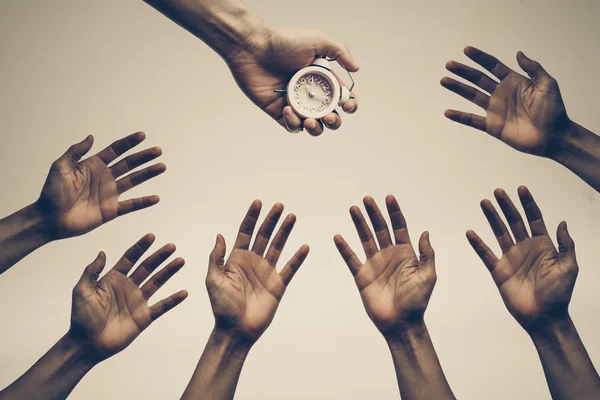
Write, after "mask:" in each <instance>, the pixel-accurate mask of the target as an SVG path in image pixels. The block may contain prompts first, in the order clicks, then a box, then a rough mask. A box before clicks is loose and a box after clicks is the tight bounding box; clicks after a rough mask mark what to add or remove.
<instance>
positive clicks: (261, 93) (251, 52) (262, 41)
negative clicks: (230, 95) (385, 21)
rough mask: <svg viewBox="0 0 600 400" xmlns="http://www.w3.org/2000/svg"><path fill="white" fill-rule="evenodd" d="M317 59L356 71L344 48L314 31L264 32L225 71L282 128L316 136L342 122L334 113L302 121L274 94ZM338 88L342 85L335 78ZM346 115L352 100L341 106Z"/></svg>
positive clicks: (351, 108)
mask: <svg viewBox="0 0 600 400" xmlns="http://www.w3.org/2000/svg"><path fill="white" fill-rule="evenodd" d="M317 56H327V57H330V58H334V59H336V60H337V61H339V62H340V64H342V65H343V66H344V67H345V68H346V69H347V70H348V71H350V72H356V71H358V64H356V62H355V61H354V59H353V58H352V55H351V54H350V51H349V50H348V48H347V47H346V46H345V45H343V44H342V43H339V42H337V41H335V40H333V39H330V38H329V37H327V36H326V35H325V34H323V33H322V32H319V31H314V30H273V29H265V31H264V33H263V34H261V35H256V40H254V41H252V43H251V44H249V45H247V47H246V48H245V49H244V50H242V51H241V52H238V53H237V54H236V55H235V56H233V57H232V58H231V60H228V65H229V68H230V69H231V72H232V74H233V76H234V78H235V80H236V82H237V83H238V85H239V86H240V88H241V89H242V91H243V92H244V93H245V94H246V95H247V96H248V98H250V100H252V102H253V103H254V104H256V105H257V106H258V107H259V108H260V109H261V110H263V111H264V112H266V113H267V114H268V115H269V116H270V117H271V118H273V119H274V120H276V121H277V122H278V123H279V124H280V125H282V126H283V127H285V128H286V129H287V130H288V131H289V132H293V133H295V132H299V131H300V130H303V129H304V128H306V131H307V132H308V133H309V134H311V135H313V136H318V135H320V134H321V133H323V129H324V126H325V127H327V128H329V129H338V128H339V127H340V126H341V124H342V120H341V117H340V115H339V114H338V113H337V112H333V113H330V114H328V115H326V116H325V117H323V118H322V120H315V119H313V118H308V119H304V120H303V119H302V118H301V117H300V116H299V115H298V114H296V113H295V112H294V111H293V110H292V108H291V107H290V106H289V105H287V103H286V99H285V96H283V95H282V94H281V93H276V92H274V90H275V89H285V88H286V86H287V84H288V82H289V80H290V79H291V78H292V76H293V75H294V74H295V73H296V72H297V71H298V70H300V69H302V68H304V67H307V66H308V65H310V64H311V63H312V62H313V60H314V59H315V58H316V57H317ZM338 80H339V82H340V84H341V85H344V86H345V83H344V82H343V81H342V80H341V79H339V78H338ZM342 109H343V110H344V111H345V112H346V113H354V112H355V111H356V110H357V109H358V101H357V100H356V99H355V98H352V99H350V100H348V101H347V102H345V103H344V104H343V105H342Z"/></svg>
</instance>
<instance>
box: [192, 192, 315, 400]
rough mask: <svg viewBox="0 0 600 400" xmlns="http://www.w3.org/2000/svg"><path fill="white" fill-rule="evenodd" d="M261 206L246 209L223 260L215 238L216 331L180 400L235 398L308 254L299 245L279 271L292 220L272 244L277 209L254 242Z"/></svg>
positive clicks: (211, 289) (211, 274) (211, 279)
mask: <svg viewBox="0 0 600 400" xmlns="http://www.w3.org/2000/svg"><path fill="white" fill-rule="evenodd" d="M261 207H262V204H261V202H260V201H259V200H255V201H254V202H253V203H252V205H251V206H250V208H249V209H248V212H247V214H246V216H245V218H244V220H243V221H242V224H241V226H240V229H239V232H238V236H237V239H236V241H235V244H234V245H233V250H232V251H231V253H230V255H229V257H228V258H227V260H225V250H226V249H225V240H224V239H223V237H222V236H221V235H218V236H217V241H216V243H215V247H214V249H213V251H212V252H211V254H210V261H209V267H208V273H207V275H206V288H207V289H208V296H209V298H210V303H211V305H212V310H213V314H214V316H215V326H214V328H213V331H212V333H211V335H210V338H209V339H208V343H207V344H206V347H205V349H204V352H203V353H202V356H201V357H200V361H199V362H198V365H197V367H196V370H195V371H194V374H193V376H192V379H191V380H190V383H189V384H188V386H187V388H186V390H185V392H184V393H183V396H182V397H181V398H182V400H188V399H211V400H217V399H219V400H231V399H233V397H234V395H235V391H236V387H237V383H238V380H239V377H240V374H241V372H242V367H243V365H244V362H245V360H246V357H247V356H248V353H249V352H250V349H251V348H252V346H253V345H254V343H256V341H257V340H258V339H259V338H260V337H261V336H262V334H263V333H264V332H265V331H266V329H267V328H268V327H269V325H270V324H271V321H272V320H273V317H274V316H275V313H276V312H277V308H278V307H279V303H280V302H281V299H282V298H283V295H284V293H285V291H286V289H287V287H288V285H289V284H290V282H291V280H292V278H293V277H294V275H295V273H296V272H297V271H298V269H299V268H300V266H301V265H302V263H303V262H304V260H305V259H306V256H307V255H308V252H309V248H308V246H307V245H303V246H302V247H300V249H298V251H296V254H294V256H293V257H292V258H291V259H290V260H289V262H288V263H287V264H286V265H285V266H284V267H283V268H281V270H280V271H279V272H278V271H277V263H278V261H279V258H280V256H281V252H282V251H283V249H284V248H285V244H286V242H287V240H288V237H289V235H290V233H291V232H292V229H293V228H294V224H295V223H296V217H295V216H294V215H293V214H288V215H287V216H286V217H285V219H284V220H283V222H282V224H281V227H280V228H279V230H278V232H277V234H276V235H275V237H274V238H273V240H272V241H271V236H272V234H273V232H274V230H275V227H276V226H277V223H278V221H279V219H280V218H281V215H282V213H283V205H282V204H281V203H277V204H275V205H274V206H273V208H271V211H270V212H269V214H268V215H267V217H266V218H265V220H264V222H263V223H262V225H261V226H260V228H259V230H258V234H257V235H256V237H255V239H254V243H252V236H253V234H254V230H255V227H256V223H257V220H258V217H259V215H260V210H261ZM269 241H271V244H270V245H269Z"/></svg>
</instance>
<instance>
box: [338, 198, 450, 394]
mask: <svg viewBox="0 0 600 400" xmlns="http://www.w3.org/2000/svg"><path fill="white" fill-rule="evenodd" d="M363 202H364V205H365V208H366V210H367V214H368V215H369V219H370V220H371V224H372V225H373V230H374V231H375V237H374V236H373V233H372V231H371V229H370V228H369V225H368V224H367V222H366V220H365V218H364V217H363V215H362V212H361V211H360V209H359V208H358V207H356V206H353V207H351V208H350V215H351V217H352V221H353V222H354V226H355V227H356V231H357V233H358V236H359V238H360V241H361V243H362V246H363V249H364V251H365V255H366V258H367V259H366V261H365V262H361V261H360V260H359V259H358V257H357V256H356V254H355V253H354V251H352V249H351V248H350V246H348V243H346V241H345V240H344V238H343V237H342V236H340V235H336V236H335V237H334V242H335V245H336V247H337V249H338V251H339V252H340V254H341V256H342V258H343V259H344V261H345V262H346V265H347V266H348V268H349V269H350V272H351V273H352V275H353V276H354V280H355V282H356V286H357V287H358V290H359V292H360V296H361V298H362V301H363V305H364V307H365V310H366V311H367V314H368V315H369V317H370V318H371V321H373V323H374V324H375V326H376V327H377V329H378V330H379V332H381V333H382V335H383V337H384V338H385V340H386V342H387V344H388V347H389V349H390V352H391V354H392V360H393V362H394V367H395V369H396V378H397V381H398V388H399V390H400V396H401V397H402V399H404V400H425V399H438V400H439V399H449V400H454V399H455V397H454V394H453V393H452V390H451V388H450V386H449V385H448V382H447V380H446V377H445V376H444V372H443V371H442V367H441V365H440V362H439V360H438V357H437V354H436V352H435V349H434V347H433V343H432V341H431V338H430V336H429V332H428V330H427V327H426V326H425V321H424V315H425V310H426V309H427V305H428V304H429V299H430V298H431V294H432V292H433V288H434V286H435V282H436V280H437V276H436V273H435V255H434V251H433V248H432V247H431V243H430V242H429V233H428V232H424V233H423V234H422V235H421V238H420V239H419V256H418V257H417V254H416V253H415V250H414V248H413V245H412V243H411V240H410V236H409V234H408V228H407V225H406V220H405V219H404V216H403V214H402V211H400V206H399V205H398V202H397V201H396V199H395V198H394V196H391V195H389V196H387V197H386V205H387V211H388V214H389V216H390V221H391V223H392V232H393V239H392V235H390V230H389V229H388V225H387V223H386V221H385V218H384V217H383V215H382V213H381V211H380V210H379V208H378V207H377V204H376V203H375V200H373V198H372V197H369V196H367V197H365V198H364V200H363ZM378 244H379V246H378Z"/></svg>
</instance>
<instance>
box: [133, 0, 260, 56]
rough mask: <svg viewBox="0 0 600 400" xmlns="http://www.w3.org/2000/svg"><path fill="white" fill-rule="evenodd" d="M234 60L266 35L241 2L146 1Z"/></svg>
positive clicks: (219, 52) (258, 19) (218, 0)
mask: <svg viewBox="0 0 600 400" xmlns="http://www.w3.org/2000/svg"><path fill="white" fill-rule="evenodd" d="M144 1H145V2H146V3H148V4H149V5H151V6H152V7H154V8H156V9H157V10H158V11H160V12H161V13H162V14H164V15H165V16H166V17H168V18H169V19H171V20H172V21H174V22H175V23H177V24H179V25H180V26H181V27H183V28H184V29H186V30H188V31H189V32H191V33H192V34H193V35H195V36H196V37H198V38H199V39H201V40H202V41H203V42H204V43H206V44H207V45H208V46H210V47H211V48H212V49H213V50H215V51H216V52H217V53H218V54H219V55H220V56H221V57H223V59H225V60H226V61H227V60H231V59H232V58H233V57H235V55H236V54H238V53H239V52H240V51H243V49H244V48H245V47H247V46H248V45H249V44H250V43H251V42H252V39H253V38H254V37H256V36H260V35H262V34H264V33H265V32H266V26H265V24H264V22H263V21H262V20H261V19H260V18H259V17H258V16H257V15H256V14H254V13H253V12H251V11H250V10H249V9H248V7H246V5H244V4H243V3H242V2H241V1H239V0H144Z"/></svg>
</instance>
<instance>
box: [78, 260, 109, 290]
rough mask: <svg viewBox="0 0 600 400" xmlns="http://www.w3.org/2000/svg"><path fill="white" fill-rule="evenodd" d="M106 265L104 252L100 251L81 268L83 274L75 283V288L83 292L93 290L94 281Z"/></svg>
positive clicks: (96, 280)
mask: <svg viewBox="0 0 600 400" xmlns="http://www.w3.org/2000/svg"><path fill="white" fill-rule="evenodd" d="M105 265H106V254H104V252H103V251H101V252H100V253H99V254H98V255H97V256H96V259H95V260H94V261H92V263H91V264H90V265H88V266H87V267H85V269H84V270H83V274H82V275H81V278H80V279H79V282H77V285H75V290H76V291H79V292H85V291H90V290H93V289H94V288H95V287H96V282H98V278H99V277H100V274H101V273H102V270H103V269H104V266H105Z"/></svg>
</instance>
